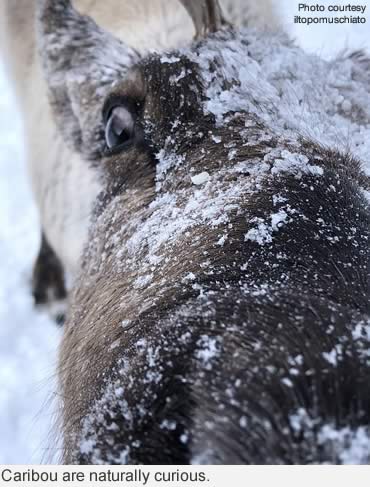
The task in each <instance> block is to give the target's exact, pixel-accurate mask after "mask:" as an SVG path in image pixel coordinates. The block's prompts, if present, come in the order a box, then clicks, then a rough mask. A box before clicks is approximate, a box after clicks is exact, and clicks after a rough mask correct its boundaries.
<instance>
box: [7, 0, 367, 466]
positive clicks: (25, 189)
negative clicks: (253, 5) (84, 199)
mask: <svg viewBox="0 0 370 487" xmlns="http://www.w3.org/2000/svg"><path fill="white" fill-rule="evenodd" d="M275 2H276V5H277V7H278V9H280V14H281V15H282V17H283V22H284V24H285V25H286V27H287V29H288V30H289V31H290V32H291V33H292V35H293V36H294V37H296V38H297V40H298V42H299V43H300V44H301V45H302V46H303V47H304V48H305V49H307V50H310V51H312V52H317V53H318V54H319V55H322V56H325V57H331V56H333V55H334V54H335V53H336V52H338V51H339V50H341V49H343V48H348V47H350V48H353V49H357V48H366V47H367V48H368V49H369V51H370V2H369V1H365V2H364V1H355V2H352V3H353V4H358V5H367V10H368V11H367V12H366V18H367V22H366V24H365V25H356V24H352V25H345V26H333V25H327V26H325V25H320V26H310V27H307V26H305V25H294V24H293V17H294V14H297V13H298V9H297V5H298V3H299V2H298V1H295V0H275ZM306 3H308V4H315V3H316V2H314V1H309V2H306ZM319 3H321V4H326V5H329V4H337V5H339V4H342V5H346V4H348V1H347V0H340V1H338V0H337V1H334V0H333V1H330V0H321V2H319ZM312 15H316V14H312ZM25 157H26V154H25V151H24V149H23V148H22V130H21V122H20V116H19V113H18V111H17V108H16V102H15V100H14V97H13V96H12V92H11V86H10V85H9V82H8V81H7V80H6V77H5V73H4V70H3V69H2V66H1V65H0V263H1V264H0V463H2V464H4V463H7V464H12V463H15V464H27V463H34V464H37V463H41V462H45V461H49V460H50V459H51V458H53V456H54V455H53V453H54V452H53V450H51V451H50V450H49V449H48V447H50V445H53V442H52V441H50V437H52V435H53V433H52V426H53V419H54V416H55V414H54V413H53V403H54V402H55V401H54V398H55V396H54V391H55V365H56V351H57V346H58V341H59V337H60V331H59V330H58V329H57V327H56V326H55V325H54V323H52V322H51V321H50V320H49V319H48V318H47V317H46V316H45V315H44V314H42V313H41V312H39V311H36V310H35V309H34V308H33V301H32V297H31V294H30V284H29V282H30V277H31V270H32V264H33V260H34V258H35V255H36V253H37V249H38V244H39V224H38V219H37V212H36V210H35V207H34V205H33V202H32V196H31V193H30V189H29V186H28V179H27V171H26V167H25ZM369 166H370V161H369Z"/></svg>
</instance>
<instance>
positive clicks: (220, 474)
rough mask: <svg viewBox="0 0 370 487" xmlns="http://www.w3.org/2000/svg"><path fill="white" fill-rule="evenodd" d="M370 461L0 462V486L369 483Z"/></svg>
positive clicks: (221, 486) (242, 486)
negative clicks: (203, 463) (315, 463)
mask: <svg viewBox="0 0 370 487" xmlns="http://www.w3.org/2000/svg"><path fill="white" fill-rule="evenodd" d="M369 479H370V466H292V467H289V466H248V467H244V466H204V467H181V466H178V467H166V466H154V467H145V466H143V467H127V466H122V467H109V466H104V467H82V466H81V467H77V466H58V467H56V466H50V467H49V466H32V467H31V466H15V465H8V466H6V465H2V466H0V486H10V487H11V486H22V487H31V486H32V487H38V486H40V487H41V486H44V487H50V486H54V485H55V486H58V487H59V486H60V487H63V486H65V487H76V486H79V485H81V486H89V487H95V486H96V487H109V486H120V487H121V486H130V487H161V486H168V487H177V486H178V487H180V486H181V487H189V486H194V487H200V486H203V487H205V486H206V487H228V486H232V487H248V486H249V485H250V486H257V485H258V486H265V485H266V486H273V487H278V486H280V485H281V486H284V487H290V486H291V487H297V486H299V487H306V486H307V487H312V485H355V486H356V487H362V486H364V487H365V486H366V487H368V485H369Z"/></svg>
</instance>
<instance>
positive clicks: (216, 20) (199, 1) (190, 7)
mask: <svg viewBox="0 0 370 487" xmlns="http://www.w3.org/2000/svg"><path fill="white" fill-rule="evenodd" d="M180 1H181V3H182V4H183V6H184V7H185V8H186V10H187V11H188V13H189V14H190V16H191V18H192V20H193V23H194V27H195V32H196V35H195V37H196V39H201V38H202V37H204V36H206V35H207V34H209V33H212V32H217V31H218V30H220V29H221V28H222V27H223V26H226V25H228V22H227V21H226V20H225V17H224V16H223V13H222V9H221V6H220V4H219V2H218V0H180Z"/></svg>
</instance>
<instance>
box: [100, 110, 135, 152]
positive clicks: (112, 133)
mask: <svg viewBox="0 0 370 487" xmlns="http://www.w3.org/2000/svg"><path fill="white" fill-rule="evenodd" d="M134 127H135V122H134V119H133V116H132V115H131V113H130V112H129V111H128V110H127V108H125V107H122V106H118V107H115V108H113V109H112V110H111V111H110V113H109V116H108V119H107V123H106V126H105V142H106V144H107V147H108V149H116V148H119V147H121V146H123V145H125V144H127V143H128V142H131V140H132V139H133V136H134Z"/></svg>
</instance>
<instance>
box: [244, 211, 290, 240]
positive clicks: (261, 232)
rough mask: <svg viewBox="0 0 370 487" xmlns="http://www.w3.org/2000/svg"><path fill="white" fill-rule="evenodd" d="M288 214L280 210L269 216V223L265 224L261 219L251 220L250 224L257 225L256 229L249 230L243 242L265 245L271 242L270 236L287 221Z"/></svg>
mask: <svg viewBox="0 0 370 487" xmlns="http://www.w3.org/2000/svg"><path fill="white" fill-rule="evenodd" d="M287 219H288V214H287V212H286V211H284V210H280V211H279V212H277V213H274V214H272V215H271V216H270V222H269V223H266V221H265V220H263V219H262V218H253V219H251V223H257V224H258V225H257V227H254V228H251V229H250V230H249V231H248V232H247V233H246V235H245V240H250V241H252V242H257V243H258V244H259V245H265V244H267V243H271V242H272V234H273V233H274V232H277V231H278V230H279V229H280V228H281V227H282V226H283V225H284V224H285V223H286V221H287Z"/></svg>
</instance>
